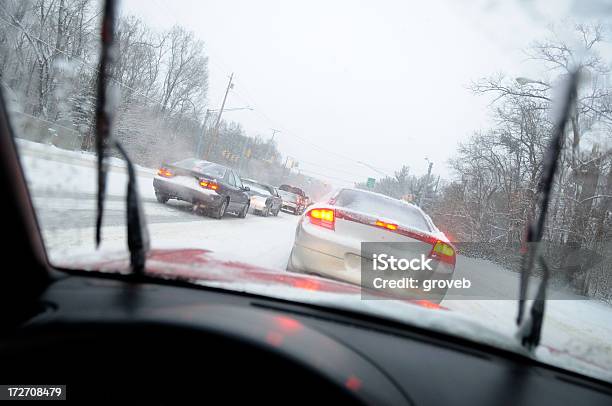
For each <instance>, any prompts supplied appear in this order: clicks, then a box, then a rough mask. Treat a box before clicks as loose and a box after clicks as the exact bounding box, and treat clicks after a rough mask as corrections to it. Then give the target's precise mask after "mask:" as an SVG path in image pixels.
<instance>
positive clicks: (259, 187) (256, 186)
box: [242, 179, 272, 196]
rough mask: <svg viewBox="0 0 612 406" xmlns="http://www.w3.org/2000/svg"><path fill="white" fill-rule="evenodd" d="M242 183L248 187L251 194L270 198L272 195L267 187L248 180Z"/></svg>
mask: <svg viewBox="0 0 612 406" xmlns="http://www.w3.org/2000/svg"><path fill="white" fill-rule="evenodd" d="M242 183H243V184H244V185H246V186H248V187H249V189H251V190H252V191H253V192H256V193H259V194H260V195H264V196H271V195H272V193H270V190H268V188H267V187H265V186H264V185H260V184H259V183H255V182H251V181H248V180H244V179H243V180H242Z"/></svg>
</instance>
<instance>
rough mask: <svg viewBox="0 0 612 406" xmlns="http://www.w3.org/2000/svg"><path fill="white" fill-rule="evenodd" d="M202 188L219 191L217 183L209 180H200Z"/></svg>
mask: <svg viewBox="0 0 612 406" xmlns="http://www.w3.org/2000/svg"><path fill="white" fill-rule="evenodd" d="M200 186H202V187H203V188H205V189H210V190H217V189H219V185H218V184H217V183H216V182H212V181H208V180H203V179H202V180H200Z"/></svg>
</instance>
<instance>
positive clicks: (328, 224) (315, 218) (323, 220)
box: [307, 209, 336, 230]
mask: <svg viewBox="0 0 612 406" xmlns="http://www.w3.org/2000/svg"><path fill="white" fill-rule="evenodd" d="M307 216H308V218H310V222H311V223H312V224H314V225H317V226H321V227H325V228H329V229H330V230H333V229H334V226H335V222H336V215H335V213H334V211H333V210H331V209H312V210H310V211H309V212H308V214H307Z"/></svg>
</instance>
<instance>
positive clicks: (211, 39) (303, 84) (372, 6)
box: [121, 0, 576, 185]
mask: <svg viewBox="0 0 612 406" xmlns="http://www.w3.org/2000/svg"><path fill="white" fill-rule="evenodd" d="M433 3H434V2H432V1H419V2H416V1H406V0H397V1H391V0H377V1H361V0H309V1H290V0H218V1H212V0H207V1H205V0H184V1H180V0H173V1H172V2H170V1H164V0H123V2H122V5H121V7H122V12H123V13H125V14H135V15H138V16H140V17H141V18H142V19H143V20H144V21H145V22H146V23H147V24H148V25H150V26H151V27H152V28H154V29H159V30H161V29H166V28H169V27H170V26H172V25H174V24H180V25H182V26H185V27H187V28H188V29H189V30H192V31H194V32H195V33H196V35H197V37H199V38H200V39H202V40H203V41H204V42H205V44H206V51H207V53H208V56H209V72H210V76H209V88H210V91H209V100H208V103H209V105H210V108H218V107H219V105H220V103H221V99H222V96H223V92H224V88H225V86H226V84H227V78H228V77H229V74H230V73H231V72H234V74H235V79H236V80H235V88H234V89H233V90H232V91H231V93H230V96H229V99H228V103H227V106H228V107H242V106H251V107H253V108H254V109H255V111H253V112H250V111H237V112H228V113H226V115H224V118H225V119H226V120H235V121H238V122H240V123H242V124H243V126H244V128H245V130H246V131H247V133H248V134H249V135H252V136H254V135H257V134H259V135H261V136H262V137H270V136H271V135H272V130H271V128H276V129H279V130H281V133H279V134H277V136H276V138H275V139H276V140H277V141H278V143H279V147H280V149H281V152H282V153H283V154H286V155H289V156H290V157H292V158H295V159H296V160H297V161H298V162H300V167H301V168H302V169H303V170H304V172H305V173H307V174H315V176H317V177H319V178H323V177H324V176H325V177H326V179H327V180H329V181H330V182H332V183H335V184H337V185H346V183H347V182H346V181H356V180H359V181H364V180H365V179H366V178H367V177H369V176H372V177H379V176H380V174H379V173H377V172H375V171H373V170H372V169H369V168H367V167H366V166H365V165H361V164H359V163H357V161H363V162H365V163H366V164H368V165H372V166H374V167H376V168H379V170H381V171H382V172H386V173H389V174H392V173H393V171H394V170H397V169H398V168H400V167H401V166H402V165H403V164H406V165H408V166H410V168H411V170H412V171H413V172H414V173H417V174H422V173H424V172H425V171H426V168H427V162H426V161H425V157H428V158H429V159H430V160H431V161H433V162H434V172H436V173H441V174H442V175H443V176H444V177H447V178H448V177H451V176H452V172H451V171H450V168H448V165H447V161H448V159H449V158H450V157H452V156H453V155H454V152H455V150H456V147H457V144H458V142H460V141H461V140H465V139H466V138H467V137H468V136H469V135H470V134H472V132H473V131H475V130H477V129H480V128H484V127H486V126H487V122H488V120H489V117H488V113H487V104H488V102H489V100H487V99H485V98H483V97H481V96H476V95H473V94H472V93H471V92H470V91H469V90H468V89H467V86H468V85H469V84H470V82H471V81H472V80H477V79H478V78H480V77H483V76H488V75H491V74H494V73H497V72H505V73H507V74H508V75H511V76H529V77H533V76H536V78H537V76H538V75H541V74H542V72H540V71H538V69H536V68H535V66H534V64H533V62H531V61H528V60H527V58H526V56H525V54H524V53H523V52H522V50H523V49H524V48H525V47H526V46H528V45H529V44H530V43H531V42H532V41H533V40H535V39H541V38H542V37H543V35H545V32H546V31H545V29H546V27H547V25H548V24H549V23H551V22H558V21H559V20H560V19H561V18H563V17H564V16H565V15H566V12H567V10H568V9H570V10H574V11H575V10H576V7H575V6H573V5H572V4H570V3H571V0H555V1H544V2H540V1H535V2H532V1H514V2H513V1H499V2H498V1H493V0H476V1H467V0H466V1H459V0H446V1H444V0H442V1H438V2H435V4H433ZM321 174H322V175H324V176H322V175H321Z"/></svg>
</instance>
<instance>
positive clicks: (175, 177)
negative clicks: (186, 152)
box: [153, 158, 250, 219]
mask: <svg viewBox="0 0 612 406" xmlns="http://www.w3.org/2000/svg"><path fill="white" fill-rule="evenodd" d="M153 188H154V189H155V196H156V197H157V200H158V201H159V202H160V203H166V202H167V201H168V200H169V199H177V200H182V201H185V202H189V203H191V204H193V205H194V206H195V208H196V209H197V210H198V211H201V212H204V213H206V214H208V215H210V216H211V217H214V218H217V219H220V218H221V217H223V215H224V214H225V213H226V212H232V213H236V214H237V215H238V216H239V217H241V218H244V217H246V215H247V213H248V211H249V205H250V199H249V195H248V193H247V192H248V191H249V188H248V187H247V186H244V185H243V184H242V181H241V180H240V178H239V177H238V175H236V173H235V172H234V171H233V170H232V169H231V168H228V167H225V166H223V165H219V164H216V163H213V162H208V161H204V160H201V159H195V158H188V159H183V160H182V161H178V162H175V163H173V164H163V165H162V167H161V168H159V170H158V171H157V175H156V176H155V178H154V179H153Z"/></svg>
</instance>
